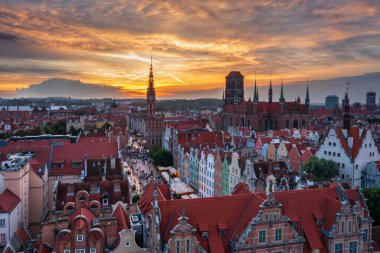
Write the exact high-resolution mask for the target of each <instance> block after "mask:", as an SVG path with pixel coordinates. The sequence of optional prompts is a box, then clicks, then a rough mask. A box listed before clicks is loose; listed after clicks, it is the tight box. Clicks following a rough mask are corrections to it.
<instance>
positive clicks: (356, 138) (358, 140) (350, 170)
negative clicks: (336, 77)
mask: <svg viewBox="0 0 380 253" xmlns="http://www.w3.org/2000/svg"><path fill="white" fill-rule="evenodd" d="M342 102H343V108H344V113H343V119H342V120H343V127H341V128H340V127H335V128H330V129H328V130H327V132H326V133H325V134H324V136H323V139H322V140H321V145H320V148H319V150H318V151H317V153H316V156H317V157H318V158H324V159H326V160H332V161H334V162H335V163H337V165H338V168H339V175H340V177H341V179H342V180H344V181H347V182H349V183H351V184H352V185H353V186H358V187H360V186H362V185H363V182H362V181H363V180H364V181H366V180H367V178H365V177H364V178H363V170H366V166H367V164H368V162H372V161H373V162H374V161H378V160H379V158H380V154H379V151H378V149H377V146H376V143H375V139H374V138H373V134H372V131H371V129H366V128H359V127H351V120H352V115H351V113H350V105H349V99H348V93H347V92H346V94H345V97H344V99H343V101H342ZM364 186H365V183H364Z"/></svg>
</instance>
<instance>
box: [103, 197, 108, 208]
mask: <svg viewBox="0 0 380 253" xmlns="http://www.w3.org/2000/svg"><path fill="white" fill-rule="evenodd" d="M103 206H108V198H107V197H104V198H103Z"/></svg>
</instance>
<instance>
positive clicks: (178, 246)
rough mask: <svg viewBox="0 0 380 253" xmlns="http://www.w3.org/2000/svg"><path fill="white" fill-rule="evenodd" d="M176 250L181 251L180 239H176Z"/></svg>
mask: <svg viewBox="0 0 380 253" xmlns="http://www.w3.org/2000/svg"><path fill="white" fill-rule="evenodd" d="M176 252H177V253H181V246H180V242H179V240H177V241H176Z"/></svg>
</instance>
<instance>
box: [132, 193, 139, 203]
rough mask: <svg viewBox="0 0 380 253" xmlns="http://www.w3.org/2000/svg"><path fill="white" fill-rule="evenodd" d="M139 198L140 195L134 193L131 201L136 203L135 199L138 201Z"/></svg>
mask: <svg viewBox="0 0 380 253" xmlns="http://www.w3.org/2000/svg"><path fill="white" fill-rule="evenodd" d="M139 199H140V195H138V194H135V195H134V196H133V197H132V203H137V201H139Z"/></svg>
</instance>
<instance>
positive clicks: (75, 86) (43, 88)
mask: <svg viewBox="0 0 380 253" xmlns="http://www.w3.org/2000/svg"><path fill="white" fill-rule="evenodd" d="M16 96H17V97H56V96H60V97H72V98H104V97H121V92H120V89H119V88H116V87H111V86H100V85H94V84H87V83H82V82H81V81H79V80H67V79H48V80H46V81H43V82H42V83H39V84H32V85H30V86H29V87H28V88H24V89H18V90H17V91H16Z"/></svg>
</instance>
